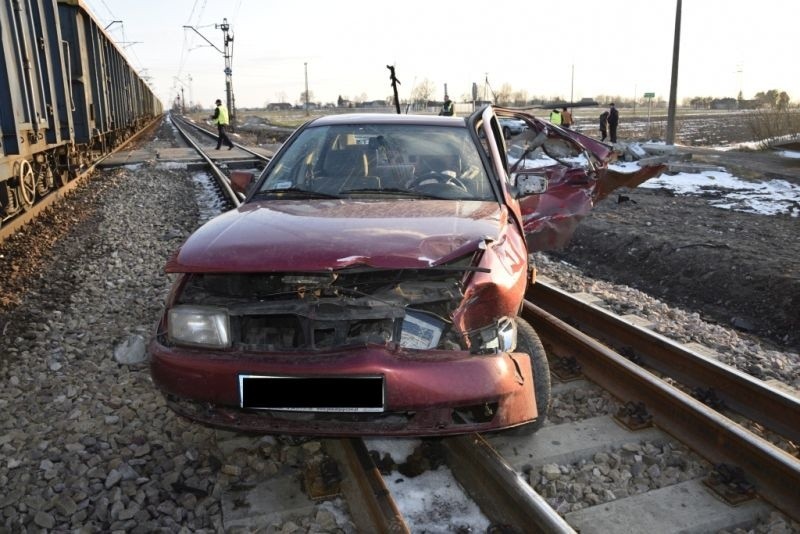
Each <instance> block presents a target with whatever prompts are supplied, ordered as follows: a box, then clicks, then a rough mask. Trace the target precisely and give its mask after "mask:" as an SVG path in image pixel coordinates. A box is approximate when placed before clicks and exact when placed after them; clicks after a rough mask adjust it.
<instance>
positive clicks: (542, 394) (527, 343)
mask: <svg viewBox="0 0 800 534" xmlns="http://www.w3.org/2000/svg"><path fill="white" fill-rule="evenodd" d="M516 352H525V353H527V354H528V355H529V356H530V359H531V367H532V369H533V384H532V387H533V393H534V397H535V398H536V410H537V411H538V412H539V415H538V417H537V418H536V421H533V422H532V423H527V424H524V425H521V426H518V427H515V428H512V429H510V430H509V432H510V433H512V434H514V435H517V436H529V435H531V434H533V433H534V432H536V431H537V430H539V429H540V428H541V427H542V425H543V424H544V421H545V418H546V417H547V412H548V411H549V410H550V404H551V402H552V398H551V392H550V365H549V364H548V363H547V354H546V353H545V351H544V347H543V346H542V341H541V340H540V339H539V335H538V334H537V333H536V330H534V329H533V327H532V326H531V325H530V324H528V322H527V321H525V320H524V319H522V318H520V317H517V348H516Z"/></svg>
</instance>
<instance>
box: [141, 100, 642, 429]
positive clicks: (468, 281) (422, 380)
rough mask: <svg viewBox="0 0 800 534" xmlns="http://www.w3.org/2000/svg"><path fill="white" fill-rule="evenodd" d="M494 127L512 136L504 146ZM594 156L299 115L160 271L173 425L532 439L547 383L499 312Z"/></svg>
mask: <svg viewBox="0 0 800 534" xmlns="http://www.w3.org/2000/svg"><path fill="white" fill-rule="evenodd" d="M498 117H513V118H517V119H521V120H524V121H525V122H526V123H527V124H528V129H527V130H525V131H524V132H523V134H521V135H520V136H518V137H517V138H515V140H514V142H515V146H514V147H511V149H510V150H509V147H507V146H506V140H505V139H504V135H503V130H502V127H501V125H500V124H499V122H498ZM509 154H511V155H509ZM534 154H537V155H538V154H546V155H547V156H548V157H549V160H550V161H549V162H548V163H547V164H545V165H533V164H532V162H533V161H534V159H533V156H534ZM609 156H610V152H609V148H608V147H607V146H606V145H603V144H601V143H598V142H596V141H593V140H591V139H589V138H586V137H584V136H582V135H580V134H577V133H575V132H571V131H566V130H562V129H560V128H557V127H554V126H552V125H550V124H549V123H546V122H543V121H539V120H538V119H535V118H533V117H532V116H530V115H527V114H524V113H520V112H516V111H512V110H505V109H501V108H492V107H486V108H483V109H481V110H479V111H477V112H475V113H474V114H473V115H472V116H470V117H468V118H456V117H433V116H410V115H377V114H369V115H339V116H330V117H322V118H319V119H315V120H312V121H310V122H309V123H307V124H305V125H304V126H303V127H301V128H300V129H299V130H298V131H297V132H295V133H294V134H293V135H292V137H291V138H290V139H289V140H288V141H287V142H286V143H285V144H284V145H283V147H282V148H281V149H280V151H279V152H278V153H277V154H276V156H275V157H274V158H273V160H272V161H271V162H270V164H269V166H268V167H267V168H266V169H265V170H264V172H263V173H262V174H261V176H259V177H258V179H251V180H250V182H249V183H246V184H242V183H241V182H238V181H236V180H234V183H238V184H239V189H240V191H241V192H242V193H244V192H245V190H246V197H245V201H244V202H243V204H242V205H241V206H240V207H239V208H237V209H235V210H232V211H230V212H228V213H225V214H223V215H221V216H219V217H217V218H216V219H214V220H212V221H210V222H208V223H206V224H205V225H204V226H203V227H201V228H200V229H198V230H197V231H196V232H195V233H194V234H192V235H191V236H190V237H189V238H188V239H187V240H186V242H185V243H184V244H183V245H182V246H181V247H180V249H179V250H178V251H176V253H175V254H174V256H173V257H172V258H171V259H170V261H169V263H168V265H167V271H168V272H170V273H177V274H178V278H177V279H176V281H175V284H174V286H173V288H172V291H171V293H170V295H169V297H168V300H167V303H166V307H165V312H164V314H163V317H162V318H161V319H160V321H159V323H158V326H157V331H156V333H155V336H154V338H153V340H152V342H151V344H150V355H151V372H152V376H153V379H154V381H155V383H156V385H157V386H158V387H159V388H160V389H161V390H162V392H163V393H164V395H165V397H166V399H167V402H168V404H169V406H170V407H171V408H172V409H174V410H175V411H177V412H178V413H180V414H182V415H184V416H186V417H188V418H191V419H192V420H195V421H199V422H202V423H206V424H210V425H215V426H221V427H226V428H230V429H236V430H242V431H251V432H252V431H254V432H262V433H271V434H276V433H280V434H302V435H320V436H326V435H327V436H349V435H396V436H410V435H413V436H429V435H446V434H458V433H466V432H478V431H488V430H499V429H506V428H511V427H519V428H520V429H521V430H522V431H525V432H530V431H534V430H536V429H537V428H538V427H539V426H540V425H541V424H542V421H543V420H544V417H545V414H546V413H547V408H548V406H549V404H550V378H549V371H548V366H547V358H546V355H545V352H544V350H543V348H542V345H541V343H540V341H539V339H538V338H537V336H536V332H535V331H534V330H533V328H532V327H531V326H530V325H529V324H527V323H526V322H525V321H524V320H522V319H521V318H520V317H519V316H518V314H519V312H520V309H521V306H522V302H523V297H524V294H525V290H526V288H527V286H528V284H532V283H534V280H535V269H534V266H533V264H532V262H531V261H530V260H529V254H530V253H531V252H534V251H536V250H542V249H544V248H548V247H550V246H554V245H559V244H562V243H563V242H565V241H566V240H567V239H568V237H569V235H570V234H571V232H572V229H573V228H574V225H575V221H576V220H577V219H579V218H580V217H582V216H583V215H585V213H586V212H587V211H588V209H589V208H590V207H591V204H592V202H593V201H594V200H595V199H597V198H599V197H600V196H602V195H604V194H606V193H607V192H608V190H610V189H611V188H613V186H614V184H617V183H622V182H621V181H620V178H619V177H614V176H612V173H610V172H609V171H608V169H607V160H608V158H609ZM576 158H577V159H576ZM239 178H241V176H239ZM251 178H252V177H251ZM635 180H636V179H635V178H631V177H630V176H628V177H625V178H624V180H623V181H624V183H625V185H635V184H634V183H632V182H633V181H635Z"/></svg>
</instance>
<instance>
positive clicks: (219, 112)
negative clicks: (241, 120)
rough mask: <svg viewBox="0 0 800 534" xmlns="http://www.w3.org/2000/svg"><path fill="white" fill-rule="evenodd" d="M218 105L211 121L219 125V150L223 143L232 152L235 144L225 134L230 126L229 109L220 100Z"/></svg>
mask: <svg viewBox="0 0 800 534" xmlns="http://www.w3.org/2000/svg"><path fill="white" fill-rule="evenodd" d="M216 105H217V108H216V109H215V110H214V114H213V115H211V120H212V121H214V124H216V125H217V132H218V133H219V136H218V137H217V150H219V148H220V147H221V146H222V143H223V141H224V142H225V145H226V146H227V147H228V150H231V149H232V148H233V142H232V141H231V140H230V138H229V137H228V134H226V133H225V127H226V126H227V125H228V108H226V107H225V106H223V105H222V100H220V99H219V98H218V99H217V101H216Z"/></svg>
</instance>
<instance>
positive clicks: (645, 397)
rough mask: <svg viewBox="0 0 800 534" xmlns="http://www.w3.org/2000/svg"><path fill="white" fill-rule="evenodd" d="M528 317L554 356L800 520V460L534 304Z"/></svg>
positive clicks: (525, 314)
mask: <svg viewBox="0 0 800 534" xmlns="http://www.w3.org/2000/svg"><path fill="white" fill-rule="evenodd" d="M523 317H524V318H525V319H527V320H528V321H529V322H530V323H531V325H533V327H534V328H535V329H536V331H537V332H538V333H539V335H540V336H541V337H542V340H543V341H544V342H545V344H546V345H549V346H550V347H551V350H553V351H554V352H555V353H562V354H563V353H565V352H566V353H567V354H569V355H571V356H573V357H575V358H576V359H577V360H578V362H579V363H580V365H581V370H582V372H583V373H584V375H585V376H586V377H587V378H588V379H590V380H592V381H594V382H596V383H597V384H599V385H600V386H601V387H603V388H605V389H607V390H608V391H609V392H610V393H611V394H612V395H614V396H616V397H617V398H620V399H623V400H625V401H633V402H642V403H644V404H645V405H646V407H647V410H648V411H649V413H650V414H652V416H653V421H654V423H655V424H656V425H657V426H659V427H660V428H662V429H663V430H664V431H666V432H667V433H669V434H671V435H673V436H675V437H676V439H678V440H680V441H681V442H683V443H685V444H686V445H687V446H688V447H690V448H691V449H693V450H694V451H696V452H697V453H698V454H700V455H701V456H703V457H705V458H706V459H707V460H708V461H710V462H711V463H713V464H718V463H729V464H733V465H736V466H738V467H740V468H741V469H742V470H743V471H744V472H745V474H746V476H747V477H748V478H749V479H750V480H751V482H754V483H755V486H756V491H757V492H758V493H759V494H760V495H761V496H762V497H764V498H765V499H766V500H767V501H769V502H771V503H772V504H773V505H774V506H775V507H777V508H778V509H780V510H782V511H783V512H784V513H786V514H787V515H788V516H790V517H792V518H793V519H795V520H800V506H798V503H800V460H798V459H797V458H794V457H792V456H791V455H789V454H788V453H786V452H784V451H782V450H780V449H779V448H777V447H775V446H773V445H772V444H770V443H769V442H767V441H766V440H764V439H762V438H760V437H758V436H756V435H755V434H753V433H752V432H749V431H747V430H745V429H744V428H742V427H741V426H740V425H738V424H736V423H734V422H733V421H731V420H730V419H728V418H727V417H724V416H723V415H721V414H719V413H717V412H715V411H714V410H712V409H710V408H708V407H707V406H705V405H704V404H702V403H701V402H700V401H698V400H696V399H694V398H692V397H691V396H689V395H687V394H686V393H683V392H682V391H680V390H679V389H677V388H675V387H673V386H671V385H669V384H667V383H666V382H664V381H662V380H660V379H658V378H657V377H656V376H655V375H653V374H652V373H649V372H648V371H646V370H644V369H642V368H641V367H639V366H638V365H636V364H634V363H632V362H630V361H629V360H627V359H626V358H624V357H623V356H621V355H619V354H617V353H616V352H614V351H613V350H611V349H609V348H608V347H606V346H605V345H603V344H601V343H600V342H598V341H596V340H594V339H592V338H591V337H589V336H587V335H586V334H584V333H582V332H580V331H579V330H577V329H575V328H573V327H572V326H570V325H568V324H566V323H565V322H564V321H562V320H560V319H558V318H556V317H554V316H553V315H550V314H549V313H547V312H545V311H544V310H543V309H542V308H540V307H538V306H536V305H534V304H532V303H530V302H528V301H526V302H525V303H524V306H523Z"/></svg>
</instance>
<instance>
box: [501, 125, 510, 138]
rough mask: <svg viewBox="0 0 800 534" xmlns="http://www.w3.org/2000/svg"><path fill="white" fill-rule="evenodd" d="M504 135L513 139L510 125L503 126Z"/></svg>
mask: <svg viewBox="0 0 800 534" xmlns="http://www.w3.org/2000/svg"><path fill="white" fill-rule="evenodd" d="M503 137H505V138H506V139H511V129H510V128H509V127H508V126H503Z"/></svg>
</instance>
